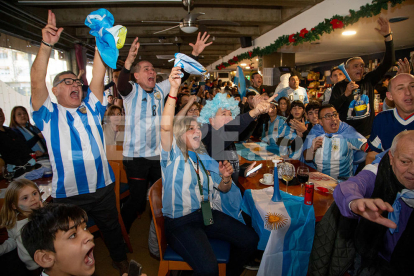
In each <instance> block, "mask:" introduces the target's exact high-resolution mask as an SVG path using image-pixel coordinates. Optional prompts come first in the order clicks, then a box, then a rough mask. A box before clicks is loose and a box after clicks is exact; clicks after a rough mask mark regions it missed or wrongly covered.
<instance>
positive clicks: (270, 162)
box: [266, 157, 274, 174]
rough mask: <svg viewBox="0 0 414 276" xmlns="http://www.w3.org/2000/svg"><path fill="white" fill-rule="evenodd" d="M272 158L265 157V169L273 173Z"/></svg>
mask: <svg viewBox="0 0 414 276" xmlns="http://www.w3.org/2000/svg"><path fill="white" fill-rule="evenodd" d="M273 166H274V165H273V160H272V157H267V158H266V167H267V171H266V173H271V174H273Z"/></svg>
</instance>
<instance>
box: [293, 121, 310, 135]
mask: <svg viewBox="0 0 414 276" xmlns="http://www.w3.org/2000/svg"><path fill="white" fill-rule="evenodd" d="M290 123H291V124H292V128H293V129H294V130H296V131H297V132H302V133H303V132H305V131H306V130H307V129H308V128H307V127H306V125H305V120H304V119H303V118H302V120H300V121H299V120H296V119H293V120H291V121H290Z"/></svg>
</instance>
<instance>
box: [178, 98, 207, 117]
mask: <svg viewBox="0 0 414 276" xmlns="http://www.w3.org/2000/svg"><path fill="white" fill-rule="evenodd" d="M200 111H201V106H200V104H199V103H197V96H195V95H192V96H190V98H189V99H188V102H187V104H186V105H185V106H183V108H181V110H180V111H179V112H178V113H177V115H176V116H190V117H193V118H195V119H197V117H198V116H200Z"/></svg>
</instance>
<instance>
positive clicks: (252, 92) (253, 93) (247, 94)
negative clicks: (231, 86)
mask: <svg viewBox="0 0 414 276" xmlns="http://www.w3.org/2000/svg"><path fill="white" fill-rule="evenodd" d="M250 96H256V92H254V91H249V92H247V93H246V97H250Z"/></svg>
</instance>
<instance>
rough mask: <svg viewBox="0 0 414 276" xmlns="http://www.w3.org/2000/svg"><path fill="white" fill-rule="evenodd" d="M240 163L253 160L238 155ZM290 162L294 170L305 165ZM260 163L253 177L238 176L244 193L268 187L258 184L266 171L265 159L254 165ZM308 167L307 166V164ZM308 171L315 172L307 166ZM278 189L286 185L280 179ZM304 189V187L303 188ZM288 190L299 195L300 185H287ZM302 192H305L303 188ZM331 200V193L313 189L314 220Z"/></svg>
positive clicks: (319, 216)
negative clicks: (259, 167) (261, 165)
mask: <svg viewBox="0 0 414 276" xmlns="http://www.w3.org/2000/svg"><path fill="white" fill-rule="evenodd" d="M239 160H240V165H241V164H244V163H246V162H248V163H253V161H248V160H246V159H244V158H243V157H240V156H239ZM289 162H290V163H292V165H294V166H295V170H297V168H298V167H299V166H307V165H305V164H304V163H302V162H300V161H299V160H290V161H289ZM260 163H262V164H263V167H262V168H261V169H260V170H259V173H258V174H257V175H256V176H255V177H247V178H246V177H241V176H240V177H239V183H238V186H239V188H240V190H241V192H242V193H244V191H245V190H248V189H264V188H268V187H269V186H268V185H263V184H260V182H259V180H260V179H261V178H262V177H263V174H264V173H266V172H267V170H268V169H267V167H266V161H265V160H263V161H256V165H258V164H260ZM307 167H308V166H307ZM309 171H310V172H316V170H315V169H313V168H311V167H309ZM279 189H280V190H282V191H286V185H285V184H283V182H282V181H279ZM303 189H305V188H303ZM288 192H289V193H291V194H293V195H296V196H297V195H299V194H300V185H297V186H288ZM303 193H305V190H303ZM332 202H334V198H333V196H332V194H325V193H321V192H319V191H318V190H315V193H314V197H313V208H314V210H315V218H316V221H320V220H321V219H322V217H323V216H324V215H325V213H326V211H327V210H328V209H329V207H330V206H331V204H332Z"/></svg>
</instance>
